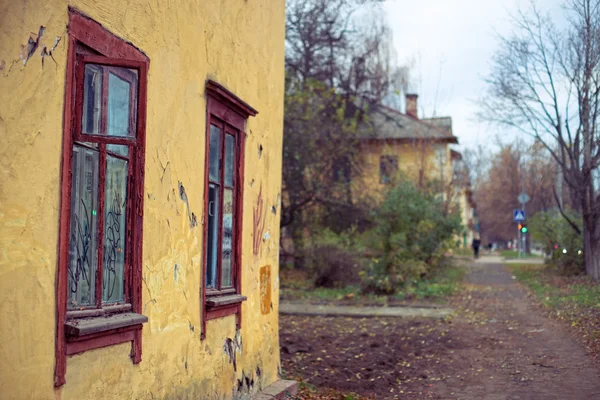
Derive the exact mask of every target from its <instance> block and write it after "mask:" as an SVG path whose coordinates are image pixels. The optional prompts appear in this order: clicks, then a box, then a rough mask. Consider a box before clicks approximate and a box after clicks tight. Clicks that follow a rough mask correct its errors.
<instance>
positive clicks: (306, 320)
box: [281, 258, 600, 400]
mask: <svg viewBox="0 0 600 400" xmlns="http://www.w3.org/2000/svg"><path fill="white" fill-rule="evenodd" d="M485 261H486V259H485V258H484V259H483V260H480V261H479V262H478V263H477V264H474V265H473V266H472V267H471V268H470V272H469V274H468V275H467V278H466V289H467V290H466V291H465V292H463V293H462V294H461V295H460V296H458V297H457V298H455V299H454V300H453V301H452V305H453V306H455V307H456V308H457V309H458V310H459V312H458V314H457V316H456V317H455V318H453V319H452V320H451V321H450V322H444V321H431V320H420V319H414V320H407V319H394V318H387V319H386V318H361V319H358V318H340V317H338V318H323V317H306V316H304V317H300V316H282V317H281V346H282V367H283V368H284V370H285V371H286V372H287V373H289V374H290V375H291V376H293V377H296V378H299V377H300V378H302V379H304V380H305V381H306V382H308V383H310V384H313V385H316V386H317V387H332V388H336V389H339V390H341V391H344V392H355V393H359V394H360V395H362V396H365V398H374V399H384V398H399V399H425V398H427V399H467V400H469V399H472V400H475V399H477V400H481V399H483V400H488V399H489V400H494V399H507V400H516V399H527V400H529V399H531V400H535V399H544V400H547V399H565V400H571V399H600V375H599V370H598V369H597V368H596V366H595V364H594V363H593V362H592V360H591V358H590V357H589V356H588V355H587V354H586V353H585V351H584V350H583V348H582V347H581V346H580V345H579V344H578V343H577V341H576V340H575V338H573V337H571V334H570V333H569V332H568V330H567V329H566V328H565V327H564V326H561V325H560V324H559V323H558V322H555V321H552V320H549V319H547V318H545V317H543V316H542V314H541V312H540V310H538V309H537V308H536V307H535V306H533V305H531V304H530V300H529V299H528V298H527V295H526V292H525V289H523V288H522V287H521V286H519V285H518V284H516V283H515V281H514V280H513V279H512V278H511V275H510V273H509V272H508V270H507V269H506V267H504V266H503V265H502V264H498V263H490V264H486V263H485ZM489 261H492V262H493V261H495V260H493V259H489Z"/></svg>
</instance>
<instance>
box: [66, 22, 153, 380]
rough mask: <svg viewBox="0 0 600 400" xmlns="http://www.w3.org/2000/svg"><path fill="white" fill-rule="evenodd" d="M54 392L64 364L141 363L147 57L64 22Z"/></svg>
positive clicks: (88, 25)
mask: <svg viewBox="0 0 600 400" xmlns="http://www.w3.org/2000/svg"><path fill="white" fill-rule="evenodd" d="M69 17H70V23H69V53H68V64H67V82H66V92H65V111H64V113H65V118H64V121H65V127H64V140H63V171H62V193H61V196H62V202H61V218H60V246H59V265H58V270H59V273H58V287H57V338H56V369H55V371H56V372H55V385H56V386H60V385H62V384H63V383H64V375H65V371H66V356H67V355H70V354H76V353H80V352H82V351H85V350H88V349H93V348H97V347H103V346H108V345H113V344H117V343H123V342H128V341H130V342H132V346H133V348H132V354H131V355H132V358H133V361H134V362H135V363H138V362H140V361H141V328H142V324H143V323H145V322H147V320H148V318H147V317H145V316H143V315H141V297H140V296H141V256H142V255H141V242H142V213H143V193H142V191H143V177H144V144H145V119H146V79H147V69H148V63H149V62H148V58H147V57H146V56H145V55H144V54H143V53H141V52H140V51H139V50H137V49H136V48H135V47H133V46H132V45H130V44H128V43H126V42H124V41H122V40H120V39H118V38H116V37H115V36H113V35H112V34H110V33H109V32H107V31H106V30H104V28H102V27H101V26H100V25H99V24H97V23H95V22H93V21H91V20H90V19H88V18H86V17H84V16H82V15H80V14H78V13H77V12H75V11H71V13H70V16H69Z"/></svg>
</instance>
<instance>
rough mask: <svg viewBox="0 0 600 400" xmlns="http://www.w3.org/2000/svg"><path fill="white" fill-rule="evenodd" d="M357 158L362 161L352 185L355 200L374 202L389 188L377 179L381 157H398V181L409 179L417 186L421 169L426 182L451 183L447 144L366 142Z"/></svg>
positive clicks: (450, 166) (448, 147) (450, 165)
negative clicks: (440, 181) (361, 199)
mask: <svg viewBox="0 0 600 400" xmlns="http://www.w3.org/2000/svg"><path fill="white" fill-rule="evenodd" d="M360 154H361V156H362V157H363V159H362V164H361V165H362V174H361V176H360V177H359V179H357V180H356V181H355V182H353V196H356V197H355V198H365V196H369V197H372V198H373V199H375V200H377V199H379V198H380V196H381V195H382V193H383V192H384V191H385V190H386V189H387V188H389V186H390V185H389V184H383V183H381V182H380V179H379V162H380V157H381V156H396V157H398V177H408V178H409V179H410V180H412V181H414V182H415V183H417V182H418V179H419V171H420V170H421V169H423V170H424V179H425V180H426V181H427V180H430V181H432V180H438V181H439V180H441V179H442V177H443V179H444V182H445V183H446V184H448V183H449V182H450V180H451V179H452V164H451V160H450V146H449V145H448V144H446V143H425V144H423V143H408V142H395V141H383V140H381V141H365V142H363V143H362V144H361V150H360ZM440 156H441V158H440ZM442 161H443V162H442ZM442 170H443V174H442Z"/></svg>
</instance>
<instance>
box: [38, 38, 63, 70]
mask: <svg viewBox="0 0 600 400" xmlns="http://www.w3.org/2000/svg"><path fill="white" fill-rule="evenodd" d="M61 39H62V37H61V36H56V37H55V38H54V44H53V45H52V48H51V49H50V50H48V47H47V46H44V47H42V51H41V52H40V56H42V68H44V58H45V57H47V56H49V57H50V58H51V59H52V61H54V64H55V65H56V67H58V63H57V62H56V60H55V59H54V56H53V55H52V52H53V51H54V49H56V46H58V44H59V43H60V40H61Z"/></svg>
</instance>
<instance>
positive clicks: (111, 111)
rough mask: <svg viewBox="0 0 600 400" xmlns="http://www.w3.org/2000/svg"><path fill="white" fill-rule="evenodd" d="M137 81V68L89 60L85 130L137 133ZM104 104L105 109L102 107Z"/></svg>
mask: <svg viewBox="0 0 600 400" xmlns="http://www.w3.org/2000/svg"><path fill="white" fill-rule="evenodd" d="M137 84H138V73H137V71H136V70H134V69H129V68H120V67H108V66H103V65H97V64H86V66H85V78H84V90H83V110H82V121H81V122H82V131H83V133H88V134H107V135H109V136H119V137H125V136H135V131H136V119H137ZM105 85H107V86H108V87H106V86H105ZM103 96H108V98H106V97H104V98H103ZM103 104H105V105H106V109H103V108H102V107H103Z"/></svg>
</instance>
